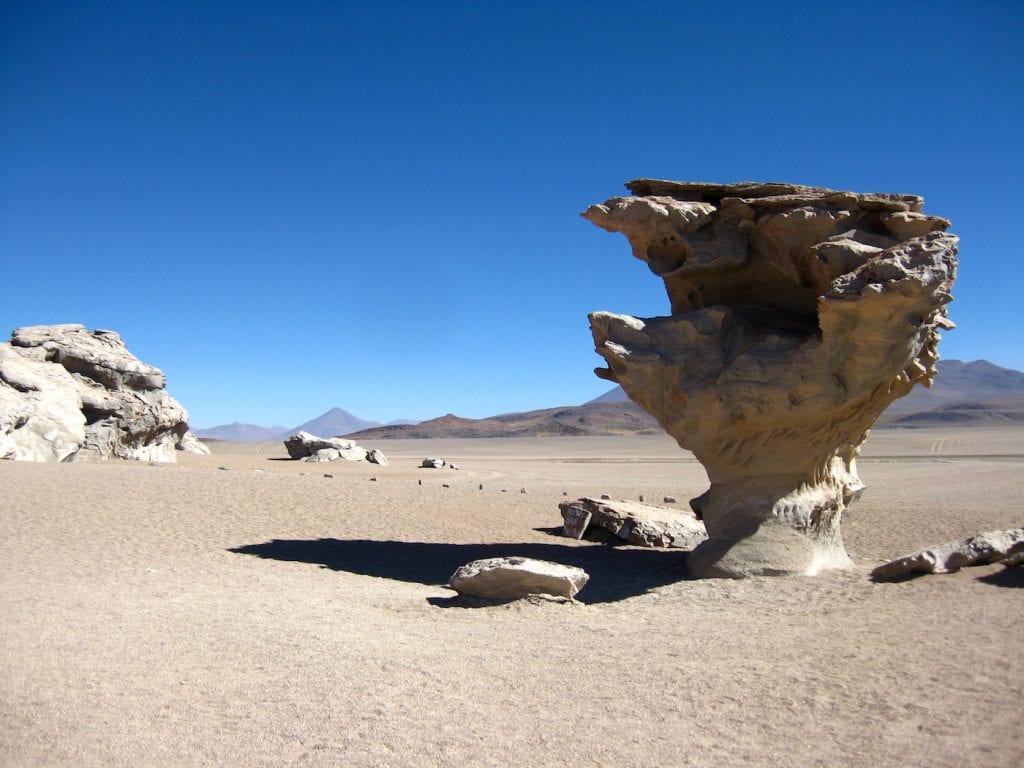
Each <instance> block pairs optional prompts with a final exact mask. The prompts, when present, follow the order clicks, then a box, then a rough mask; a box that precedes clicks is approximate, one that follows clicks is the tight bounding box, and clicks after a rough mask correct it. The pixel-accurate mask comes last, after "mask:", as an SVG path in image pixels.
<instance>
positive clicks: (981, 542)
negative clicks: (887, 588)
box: [871, 528, 1024, 581]
mask: <svg viewBox="0 0 1024 768" xmlns="http://www.w3.org/2000/svg"><path fill="white" fill-rule="evenodd" d="M1022 557H1024V528H1012V529H1010V530H1008V531H988V532H986V533H979V534H978V535H977V536H971V537H969V538H966V539H961V540H960V541H951V542H948V543H946V544H940V545H938V546H936V547H929V548H928V549H922V550H921V551H920V552H915V553H914V554H912V555H905V556H904V557H900V558H897V559H896V560H892V561H890V562H888V563H885V564H884V565H880V566H878V567H877V568H875V569H874V570H873V571H872V572H871V578H872V579H874V580H875V581H902V580H904V579H910V578H913V577H915V576H921V575H924V574H928V573H954V572H956V571H959V570H960V569H961V568H965V567H967V566H971V565H988V564H990V563H1000V562H1001V563H1006V564H1007V565H1016V564H1018V563H1019V562H1020V561H1021V558H1022Z"/></svg>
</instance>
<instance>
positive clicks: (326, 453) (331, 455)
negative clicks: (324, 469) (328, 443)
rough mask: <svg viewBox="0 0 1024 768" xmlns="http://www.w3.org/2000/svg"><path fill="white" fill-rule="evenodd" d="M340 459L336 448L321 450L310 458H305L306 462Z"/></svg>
mask: <svg viewBox="0 0 1024 768" xmlns="http://www.w3.org/2000/svg"><path fill="white" fill-rule="evenodd" d="M340 458H341V453H339V452H338V449H337V448H321V449H320V450H319V451H317V452H316V453H314V454H313V455H312V456H307V457H306V461H337V460H338V459H340Z"/></svg>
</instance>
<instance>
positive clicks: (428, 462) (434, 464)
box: [420, 459, 448, 469]
mask: <svg viewBox="0 0 1024 768" xmlns="http://www.w3.org/2000/svg"><path fill="white" fill-rule="evenodd" d="M447 463H448V462H446V461H445V460H444V459H424V460H423V462H422V463H421V464H420V467H421V468H423V469H441V468H442V467H444V466H445V465H447Z"/></svg>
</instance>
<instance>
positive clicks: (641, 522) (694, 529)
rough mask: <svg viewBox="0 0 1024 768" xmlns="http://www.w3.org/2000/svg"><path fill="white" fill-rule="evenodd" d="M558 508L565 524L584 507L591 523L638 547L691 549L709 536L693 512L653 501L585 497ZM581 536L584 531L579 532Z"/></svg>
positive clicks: (576, 516)
mask: <svg viewBox="0 0 1024 768" xmlns="http://www.w3.org/2000/svg"><path fill="white" fill-rule="evenodd" d="M558 508H559V510H561V512H562V519H563V520H564V521H565V523H566V524H569V520H570V518H572V519H576V518H578V517H579V514H580V513H579V512H578V511H577V510H583V511H585V512H589V513H590V515H591V517H590V521H589V522H590V524H591V525H596V526H599V527H601V528H604V529H605V530H607V531H611V532H612V533H613V534H615V535H616V536H618V537H619V538H620V539H622V540H623V541H626V542H628V543H629V544H635V545H636V546H640V547H675V548H679V549H693V548H694V547H696V546H697V545H698V544H700V543H701V542H703V541H705V540H707V537H708V534H707V531H706V530H705V528H704V524H703V523H702V522H701V521H700V520H698V519H697V516H696V515H694V514H693V513H692V512H690V511H685V512H684V511H683V510H679V509H668V508H667V507H659V506H655V505H654V504H641V503H640V502H636V501H614V502H608V501H597V500H596V499H591V498H586V497H584V498H582V499H579V500H577V501H573V502H561V503H560V504H559V505H558ZM563 529H564V527H563ZM584 532H585V529H584ZM582 535H583V532H581V533H580V536H582ZM576 538H579V537H576Z"/></svg>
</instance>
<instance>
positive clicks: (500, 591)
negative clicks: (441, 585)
mask: <svg viewBox="0 0 1024 768" xmlns="http://www.w3.org/2000/svg"><path fill="white" fill-rule="evenodd" d="M589 580H590V576H589V575H588V574H587V572H586V571H584V570H583V569H582V568H576V567H574V566H571V565H561V564H559V563H551V562H548V561H547V560H534V559H532V558H528V557H492V558H487V559H485V560H474V561H473V562H472V563H468V564H466V565H463V566H461V567H460V568H459V569H458V570H456V571H455V573H453V574H452V577H451V578H450V579H449V580H448V586H450V587H451V588H452V589H454V590H455V591H456V592H458V593H459V594H460V595H472V596H474V597H483V598H487V599H490V600H518V599H520V598H524V597H529V596H530V595H553V596H555V597H565V598H569V599H572V598H574V597H575V596H576V593H577V592H579V591H580V590H581V589H583V587H584V586H585V585H586V583H587V581H589Z"/></svg>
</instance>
